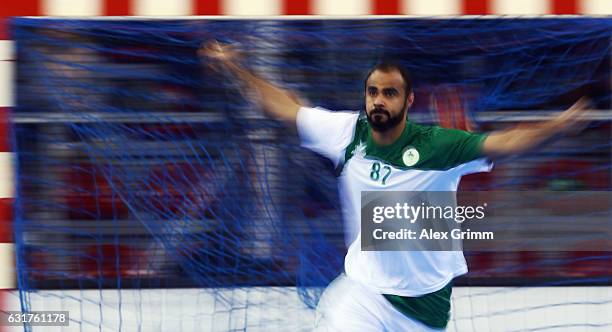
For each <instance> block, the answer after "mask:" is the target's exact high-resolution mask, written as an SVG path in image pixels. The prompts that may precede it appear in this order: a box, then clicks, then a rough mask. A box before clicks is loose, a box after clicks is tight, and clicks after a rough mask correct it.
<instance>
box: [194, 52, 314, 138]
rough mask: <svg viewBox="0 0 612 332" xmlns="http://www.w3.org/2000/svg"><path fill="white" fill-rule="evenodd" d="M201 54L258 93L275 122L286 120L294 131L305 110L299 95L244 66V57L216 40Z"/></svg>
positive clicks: (257, 99)
mask: <svg viewBox="0 0 612 332" xmlns="http://www.w3.org/2000/svg"><path fill="white" fill-rule="evenodd" d="M198 55H199V56H201V57H207V58H209V59H212V60H216V61H217V62H218V64H219V65H220V66H214V67H215V68H217V70H223V69H225V70H227V71H229V72H230V73H231V74H233V75H234V76H235V77H236V78H237V79H239V80H240V81H241V83H243V84H244V85H245V86H246V87H247V88H248V89H249V90H250V91H251V92H253V93H254V94H255V100H254V101H255V102H257V103H258V104H260V105H261V106H262V108H263V109H264V111H265V112H266V113H267V114H268V115H270V116H271V117H273V118H274V119H277V120H280V121H283V122H284V123H286V124H287V125H288V126H290V127H291V128H295V126H296V118H297V113H298V111H299V109H300V108H301V107H302V105H301V103H300V101H299V100H298V99H297V98H296V97H295V95H294V94H293V93H291V92H289V91H287V90H284V89H282V88H280V87H278V86H276V85H274V84H272V83H270V82H268V81H266V80H264V79H262V78H261V77H259V76H257V75H256V74H255V73H253V72H251V71H249V70H247V69H246V68H244V67H242V66H240V64H239V61H240V54H239V52H238V50H236V49H235V48H234V47H232V46H231V45H227V44H221V43H219V42H217V41H213V42H210V43H207V44H203V45H202V47H200V49H199V50H198Z"/></svg>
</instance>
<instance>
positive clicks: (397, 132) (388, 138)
mask: <svg viewBox="0 0 612 332" xmlns="http://www.w3.org/2000/svg"><path fill="white" fill-rule="evenodd" d="M405 128H406V121H402V122H400V123H398V124H397V126H395V127H393V128H391V129H389V130H387V131H385V132H379V131H376V130H372V140H373V141H374V143H376V144H377V145H389V144H393V143H394V142H395V141H397V139H398V138H400V136H402V133H403V132H404V129H405Z"/></svg>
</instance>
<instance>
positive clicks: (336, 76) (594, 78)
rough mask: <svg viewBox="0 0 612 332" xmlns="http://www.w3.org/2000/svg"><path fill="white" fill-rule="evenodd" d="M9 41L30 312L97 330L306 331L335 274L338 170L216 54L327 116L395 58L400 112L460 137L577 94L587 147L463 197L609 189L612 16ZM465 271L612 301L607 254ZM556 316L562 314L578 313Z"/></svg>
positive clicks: (102, 22)
mask: <svg viewBox="0 0 612 332" xmlns="http://www.w3.org/2000/svg"><path fill="white" fill-rule="evenodd" d="M11 26H12V35H13V38H14V39H15V40H16V45H17V75H16V79H17V91H16V93H17V95H16V99H17V106H16V107H15V109H14V114H13V122H12V126H13V132H14V145H15V151H16V152H17V155H18V168H17V177H18V178H17V183H18V195H17V199H16V202H15V204H16V215H15V219H16V220H15V232H16V236H15V239H16V245H17V255H18V278H19V290H20V293H21V302H22V306H23V308H25V309H35V308H37V305H35V300H33V298H34V297H35V296H43V297H46V298H45V299H46V301H60V302H58V303H64V305H66V303H71V304H70V305H73V306H74V307H75V308H81V309H82V310H81V311H78V312H79V314H74V315H73V316H72V317H71V319H72V320H73V321H74V322H75V323H78V324H79V325H78V326H80V327H82V328H83V329H85V330H87V329H92V330H98V329H99V330H103V329H104V328H105V327H108V326H111V327H110V328H111V329H124V330H133V329H132V327H131V326H139V327H140V328H143V326H148V325H146V324H148V323H147V322H143V321H142V319H141V320H140V321H139V320H138V319H136V321H132V318H131V317H127V316H126V314H125V313H123V314H122V312H123V311H122V309H120V308H121V306H122V305H123V308H124V309H125V308H129V310H136V311H138V310H140V311H139V312H140V313H141V314H142V312H143V310H144V309H143V306H144V304H143V303H145V302H146V303H149V304H150V305H151V306H152V307H160V306H171V307H174V309H173V310H175V308H177V307H182V308H204V307H206V308H212V309H210V310H209V311H206V310H204V309H202V310H204V311H197V312H196V313H193V312H191V313H190V312H189V310H188V309H181V311H180V313H177V314H176V317H180V315H185V317H191V318H193V317H195V316H198V317H199V318H198V319H204V320H205V323H203V324H204V325H200V326H205V327H204V329H210V330H219V331H225V330H236V331H237V330H258V329H259V330H262V331H263V330H265V329H266V328H271V327H274V326H281V327H283V326H285V327H287V326H288V328H289V330H301V329H304V330H308V327H306V326H305V325H303V324H304V323H303V321H301V320H300V319H302V320H306V321H308V320H309V319H311V318H312V317H311V316H309V315H310V313H311V312H312V311H311V310H309V308H314V307H315V306H316V304H317V301H318V298H319V296H320V294H321V292H322V291H323V289H324V287H325V286H326V285H327V284H328V283H329V282H330V281H331V280H333V279H334V278H335V277H336V276H337V275H338V274H340V273H341V272H342V270H343V265H342V264H343V259H344V255H345V253H346V246H345V243H344V234H343V227H342V220H341V212H340V211H341V206H340V204H339V199H338V194H337V190H336V185H337V184H336V178H335V174H334V170H333V166H332V165H331V163H330V162H329V161H327V160H325V159H323V158H322V157H320V156H317V155H316V154H314V153H312V152H309V151H307V150H305V149H303V148H301V147H300V146H299V142H298V139H297V136H296V135H295V133H293V132H291V131H290V130H289V129H287V128H285V127H283V126H282V125H281V124H280V123H279V122H276V121H274V120H271V119H268V118H266V117H265V116H263V115H262V114H263V113H262V110H260V109H259V108H258V106H257V105H256V104H254V103H252V102H250V101H249V99H248V98H247V96H245V95H244V91H243V90H242V88H241V86H240V84H239V83H237V82H236V81H235V80H233V79H232V77H231V76H230V74H229V73H225V72H223V71H215V70H213V69H212V68H211V66H213V65H215V64H214V63H212V62H211V61H210V60H207V59H199V58H198V57H197V54H196V51H197V49H198V47H199V46H200V45H202V44H203V43H206V42H210V41H213V40H216V41H220V42H223V43H230V44H233V45H235V46H236V47H237V48H238V49H239V50H241V51H242V52H243V53H244V58H243V65H244V66H246V67H248V68H250V69H252V70H253V71H255V72H257V73H259V74H260V75H261V76H262V77H264V78H266V79H269V80H270V81H272V82H275V83H276V84H279V85H281V86H283V87H285V88H287V89H291V90H294V91H296V93H297V94H298V96H299V98H300V99H301V100H303V101H304V102H306V103H308V104H309V105H316V106H322V107H325V108H328V109H331V110H346V109H351V110H361V109H363V103H364V91H363V84H364V82H363V79H364V75H365V73H366V72H367V71H368V69H369V68H370V67H371V66H372V65H373V64H375V63H376V62H377V61H378V60H380V59H392V60H395V61H398V62H400V63H402V64H403V65H405V66H406V68H408V69H409V71H410V72H411V74H412V78H413V81H414V90H415V95H416V97H415V104H414V106H413V107H412V108H411V109H410V110H409V114H408V117H409V118H410V119H412V120H414V121H417V122H420V123H425V124H440V125H442V126H446V127H454V128H459V129H465V130H475V131H490V130H496V129H500V128H504V127H507V126H509V125H515V124H520V123H525V122H534V121H540V120H545V119H548V118H550V117H551V116H552V115H553V114H556V112H558V111H560V110H563V109H566V108H568V107H569V106H570V105H571V104H573V102H575V101H576V100H577V99H578V98H579V97H581V96H584V95H586V96H588V97H589V98H590V100H591V106H592V108H593V111H592V112H589V117H591V120H593V122H592V123H591V125H590V126H589V128H587V130H586V131H585V132H584V133H583V134H582V135H581V136H573V137H567V138H564V139H561V140H559V141H557V142H556V143H555V144H553V145H550V146H547V147H546V148H544V149H542V150H538V151H537V152H534V153H532V154H528V155H523V156H519V157H516V158H513V159H511V160H502V161H500V162H499V163H498V165H497V167H496V169H495V170H494V171H493V172H492V173H491V174H485V175H474V176H470V177H468V178H466V179H465V181H464V182H463V184H462V188H463V189H469V190H597V191H599V190H603V191H609V190H610V189H611V186H612V179H611V177H610V174H611V171H610V165H611V163H610V162H611V159H612V157H611V151H612V149H611V145H610V143H611V135H612V134H611V133H612V130H611V128H610V119H611V118H612V116H611V115H612V114H611V113H610V112H611V111H610V109H611V108H612V105H610V103H611V97H610V96H611V94H610V91H611V86H610V82H611V80H612V77H611V76H610V66H611V62H610V54H611V47H610V46H611V42H610V37H611V32H612V29H611V28H612V19H610V18H562V19H560V18H537V19H533V18H531V19H528V18H505V19H499V18H498V19H492V18H481V19H463V18H453V19H440V18H425V19H385V20H366V19H343V20H227V19H226V20H224V19H218V20H209V19H196V18H194V19H181V20H175V19H147V20H144V19H140V20H139V19H133V20H132V19H91V20H90V19H88V20H82V19H81V20H79V19H48V18H38V19H34V18H15V19H13V20H12V25H11ZM466 256H467V258H468V262H469V265H470V269H471V272H470V274H468V275H467V276H465V277H463V278H462V279H461V280H459V281H458V283H459V285H493V286H508V285H519V286H520V285H551V284H554V285H575V284H581V285H601V284H605V285H609V284H610V278H611V277H612V255H611V253H610V252H603V251H602V252H572V251H567V252H562V253H559V252H557V253H538V252H525V253H513V254H508V253H498V254H495V253H466ZM173 288H179V289H189V291H185V293H184V294H191V295H190V296H189V299H185V298H186V297H187V296H186V295H185V297H181V295H177V296H178V298H179V299H183V300H177V301H178V302H176V303H175V302H172V301H170V300H168V302H163V301H162V302H159V303H158V302H155V301H154V300H149V298H148V296H152V297H156V296H161V295H159V294H162V293H160V292H161V291H160V292H157V291H156V290H158V289H173ZM44 290H49V291H50V293H48V294H47V295H45V294H46V293H44V292H42V291H44ZM106 290H125V291H126V293H122V292H121V291H119V292H118V293H117V292H115V293H112V294H106V293H104V294H105V295H104V296H102V295H101V294H102V292H105V291H106ZM149 291H150V292H151V293H149ZM96 292H97V293H96ZM189 292H192V293H189ZM37 294H38V295H37ZM96 294H98V295H96ZM151 294H152V295H151ZM163 294H166V293H163ZM168 294H170V293H168ZM172 294H173V296H174V295H175V294H180V291H178V292H177V293H172ZM487 294H488V295H487V296H489V295H490V296H493V295H491V294H492V293H487ZM164 296H165V295H164ZM170 296H171V295H168V297H169V298H170ZM466 296H467V298H468V299H470V298H472V297H470V295H466ZM611 299H612V295H610V296H608V297H607V298H604V299H603V300H602V301H601V302H603V303H608V304H609V303H611ZM147 301H149V302H147ZM190 301H193V302H190ZM565 301H566V300H563V299H560V300H559V302H558V303H556V304H557V305H561V306H563V307H566V306H570V305H572V304H571V303H567V302H565ZM53 303H55V302H53ZM160 303H161V304H160ZM580 303H581V304H583V305H585V306H586V305H589V300H588V299H584V301H583V302H580ZM600 304H601V303H600ZM87 306H93V308H94V309H92V310H91V311H93V312H95V313H96V316H95V317H96V318H91V317H92V316H91V315H93V314H88V313H87V312H86V310H84V309H83V307H87ZM554 306H555V303H551V304H550V305H547V306H544V307H534V308H532V309H529V307H528V306H527V309H525V311H530V312H533V313H536V314H537V313H538V310H540V309H542V308H552V307H554ZM109 308H110V309H109ZM134 308H136V309H134ZM96 309H98V310H96ZM107 309H108V310H111V311H110V313H109V312H107V311H105V310H107ZM75 310H77V309H75ZM126 310H127V309H126ZM168 310H170V309H168ZM182 310H184V311H182ZM249 310H250V311H249ZM253 310H255V312H256V313H253V312H254V311H253ZM258 310H259V311H258ZM546 310H548V309H546ZM247 311H248V312H247ZM270 311H274V312H273V313H270ZM295 313H299V314H295ZM304 313H307V314H304ZM515 313H516V311H514V310H511V309H508V310H500V311H498V312H496V313H495V314H497V315H499V316H502V317H510V316H511V315H513V314H515ZM79 315H80V316H79ZM143 315H144V316H142V317H157V318H159V317H161V316H163V315H162V314H159V315H158V314H156V311H151V312H148V313H147V314H146V315H145V314H143ZM147 315H149V316H147ZM253 315H255V316H256V317H257V318H253V317H254V316H253ZM474 315H476V316H477V314H469V315H467V316H461V314H458V316H457V317H456V318H455V319H464V320H466V321H471V322H473V321H474V318H473V317H474ZM109 317H110V318H109ZM262 317H263V318H262ZM291 317H294V318H291ZM295 317H298V318H295ZM470 317H472V318H470ZM109 319H110V320H111V321H112V323H109ZM151 319H153V318H151ZM287 319H293V322H294V324H295V325H291V324H289V323H287ZM145 320H146V319H145ZM585 320H588V319H586V318H585ZM105 324H111V325H105ZM130 324H133V325H130ZM159 324H162V323H159ZM193 324H194V327H193V328H194V329H197V326H198V324H197V323H193ZM206 324H208V325H206ZM287 324H289V325H287ZM555 324H556V323H551V324H550V325H546V326H549V327H550V326H556V325H555ZM567 324H568V325H565V326H569V324H570V323H567ZM576 324H578V326H588V324H587V322H578V323H576ZM580 324H583V325H580ZM601 324H602V326H604V327H605V326H607V327H608V328H609V327H610V326H612V325H611V324H612V322H607V323H605V322H604V323H601ZM606 324H607V325H606ZM155 326H157V327H159V326H163V324H162V325H159V326H158V325H155ZM209 326H210V328H208V327H209ZM189 328H190V327H188V326H183V329H189ZM145 329H146V328H145ZM159 329H160V330H163V328H159Z"/></svg>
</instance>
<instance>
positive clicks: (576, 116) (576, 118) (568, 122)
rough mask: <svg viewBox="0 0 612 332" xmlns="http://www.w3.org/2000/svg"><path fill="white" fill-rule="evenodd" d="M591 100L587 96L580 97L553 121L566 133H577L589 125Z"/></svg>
mask: <svg viewBox="0 0 612 332" xmlns="http://www.w3.org/2000/svg"><path fill="white" fill-rule="evenodd" d="M589 104H590V102H589V99H588V98H587V97H582V98H580V99H578V101H577V102H576V103H574V105H572V106H571V107H570V108H568V109H567V110H566V111H564V112H562V113H561V114H559V115H558V116H556V117H555V118H554V119H553V120H552V121H553V123H554V125H555V126H556V127H557V128H559V131H560V132H562V133H564V134H577V133H579V132H581V131H582V130H584V128H586V127H587V126H588V125H589V121H588V119H587V113H588V112H587V107H588V106H589Z"/></svg>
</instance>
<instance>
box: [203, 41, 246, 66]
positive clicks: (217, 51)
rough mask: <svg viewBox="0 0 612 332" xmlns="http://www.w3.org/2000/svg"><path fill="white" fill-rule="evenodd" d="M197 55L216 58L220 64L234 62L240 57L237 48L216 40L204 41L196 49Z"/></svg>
mask: <svg viewBox="0 0 612 332" xmlns="http://www.w3.org/2000/svg"><path fill="white" fill-rule="evenodd" d="M198 56H199V57H201V58H204V57H206V58H209V59H213V60H217V61H219V62H221V63H222V64H225V65H228V64H231V63H234V62H236V61H237V60H238V58H239V57H240V54H239V52H238V50H237V49H236V48H235V47H234V46H232V45H230V44H223V43H219V42H218V41H216V40H214V41H210V42H204V43H203V44H202V45H201V46H200V48H199V49H198Z"/></svg>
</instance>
